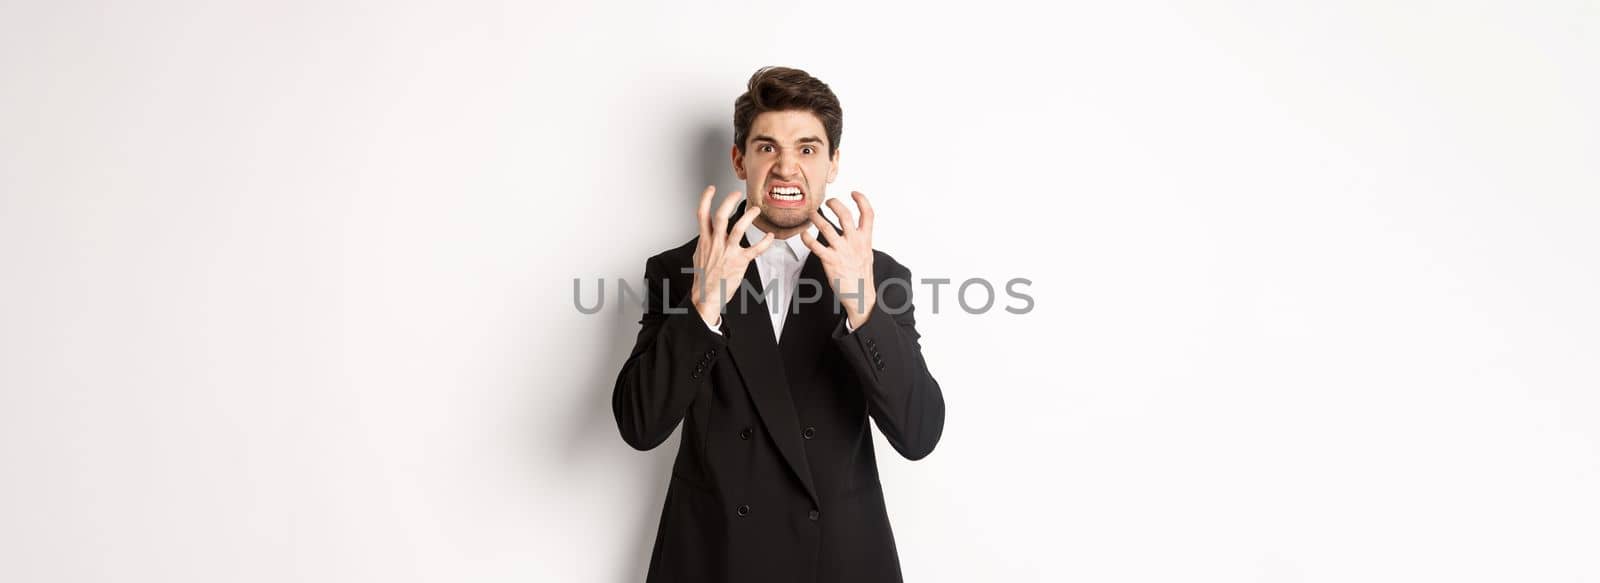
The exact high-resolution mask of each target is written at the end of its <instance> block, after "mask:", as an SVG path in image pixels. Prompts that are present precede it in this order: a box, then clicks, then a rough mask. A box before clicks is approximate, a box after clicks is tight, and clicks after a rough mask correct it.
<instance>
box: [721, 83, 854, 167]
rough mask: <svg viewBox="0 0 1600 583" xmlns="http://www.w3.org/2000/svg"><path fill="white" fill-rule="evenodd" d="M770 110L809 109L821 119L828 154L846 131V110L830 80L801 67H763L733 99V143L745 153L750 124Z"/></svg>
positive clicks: (830, 154) (830, 153) (831, 152)
mask: <svg viewBox="0 0 1600 583" xmlns="http://www.w3.org/2000/svg"><path fill="white" fill-rule="evenodd" d="M768 111H808V112H811V113H812V114H813V115H815V116H817V119H819V120H822V131H824V132H826V133H827V134H828V156H830V157H831V156H833V151H834V149H835V148H838V147H839V139H840V137H841V136H840V134H843V133H844V110H843V109H842V108H840V107H839V98H838V97H835V96H834V95H833V90H832V89H829V88H828V84H826V83H823V82H822V81H820V80H818V79H817V78H816V77H812V76H811V75H810V74H808V73H806V72H805V71H801V70H799V69H791V68H789V67H762V68H760V69H757V70H756V74H754V75H751V76H750V84H749V85H748V86H747V87H746V89H745V92H744V94H742V95H740V96H739V98H738V99H735V100H734V101H733V145H734V146H737V147H738V148H739V153H741V154H743V153H744V144H745V140H746V139H747V138H748V137H749V136H750V124H753V123H755V121H756V116H758V115H761V114H762V113H766V112H768Z"/></svg>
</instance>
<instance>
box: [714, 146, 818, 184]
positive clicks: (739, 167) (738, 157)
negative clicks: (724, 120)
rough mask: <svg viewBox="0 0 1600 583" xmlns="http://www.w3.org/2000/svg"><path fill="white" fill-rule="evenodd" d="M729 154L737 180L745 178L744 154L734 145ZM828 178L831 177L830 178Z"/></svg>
mask: <svg viewBox="0 0 1600 583" xmlns="http://www.w3.org/2000/svg"><path fill="white" fill-rule="evenodd" d="M730 155H732V156H733V173H734V174H737V175H739V180H746V178H745V177H744V154H741V153H739V147H738V146H734V147H733V151H732V152H730ZM829 180H832V179H831V178H830V179H829Z"/></svg>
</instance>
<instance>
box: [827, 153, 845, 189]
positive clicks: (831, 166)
mask: <svg viewBox="0 0 1600 583" xmlns="http://www.w3.org/2000/svg"><path fill="white" fill-rule="evenodd" d="M842 153H844V150H841V149H835V150H834V151H833V161H832V162H829V163H828V183H829V184H832V183H833V179H834V177H836V176H838V175H839V154H842Z"/></svg>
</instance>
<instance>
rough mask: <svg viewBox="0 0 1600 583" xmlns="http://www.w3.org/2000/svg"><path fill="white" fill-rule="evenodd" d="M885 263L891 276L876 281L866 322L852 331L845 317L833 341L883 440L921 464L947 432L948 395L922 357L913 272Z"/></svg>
mask: <svg viewBox="0 0 1600 583" xmlns="http://www.w3.org/2000/svg"><path fill="white" fill-rule="evenodd" d="M878 259H879V260H885V259H887V256H886V255H884V256H879V258H878ZM884 263H887V264H888V266H889V269H888V270H887V273H886V275H887V277H886V278H884V279H881V280H879V281H878V286H879V290H880V291H879V293H878V300H877V302H875V303H874V304H873V306H872V310H871V313H870V315H869V316H868V317H867V321H866V323H864V324H862V325H861V327H860V328H857V329H856V330H855V331H854V332H851V331H849V330H848V329H847V327H846V326H845V319H844V318H841V319H840V321H839V324H838V325H837V326H836V327H835V328H834V331H833V340H834V343H835V344H836V345H837V346H838V347H839V350H840V351H841V352H842V353H843V354H844V358H845V360H846V361H847V362H849V363H850V368H852V369H853V370H854V371H855V373H856V375H857V377H858V378H860V380H861V386H862V388H863V390H865V391H866V396H867V412H868V414H870V415H871V416H872V418H873V420H875V421H877V423H878V429H879V430H880V431H882V432H883V436H884V437H885V438H887V439H888V440H889V444H890V445H892V446H894V448H895V451H898V452H900V455H902V456H905V458H906V459H909V460H919V459H922V458H924V457H927V456H928V454H930V453H933V447H934V446H935V445H938V443H939V436H940V435H941V434H942V433H943V432H944V393H943V392H941V391H940V389H939V382H938V381H936V380H934V378H933V374H932V373H931V372H929V371H928V363H927V362H926V361H924V360H923V358H922V344H921V342H919V340H918V339H919V338H921V335H920V334H918V333H917V324H916V318H915V315H914V311H915V310H914V308H913V306H912V304H911V282H912V279H911V271H910V270H908V269H906V268H905V267H903V266H901V265H900V264H898V263H896V262H894V260H892V259H887V260H886V261H884ZM890 312H898V313H890Z"/></svg>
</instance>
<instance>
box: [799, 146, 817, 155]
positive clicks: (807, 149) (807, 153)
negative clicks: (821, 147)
mask: <svg viewBox="0 0 1600 583" xmlns="http://www.w3.org/2000/svg"><path fill="white" fill-rule="evenodd" d="M800 151H801V152H805V153H806V155H807V156H809V155H811V154H813V153H815V152H816V151H817V150H816V148H812V147H811V146H806V147H804V148H801V149H800Z"/></svg>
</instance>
